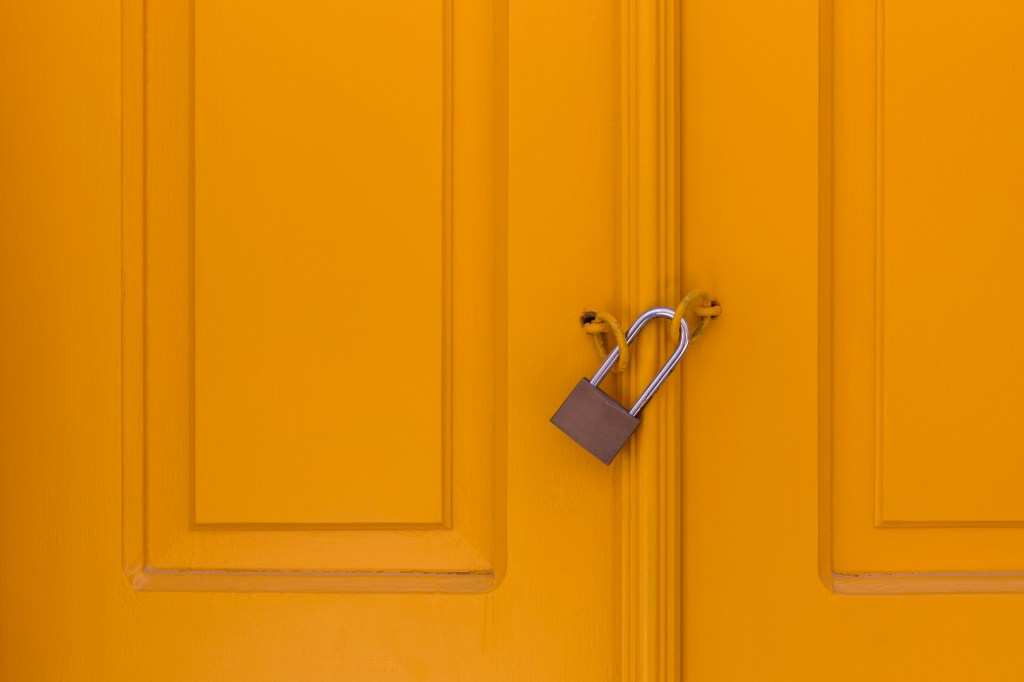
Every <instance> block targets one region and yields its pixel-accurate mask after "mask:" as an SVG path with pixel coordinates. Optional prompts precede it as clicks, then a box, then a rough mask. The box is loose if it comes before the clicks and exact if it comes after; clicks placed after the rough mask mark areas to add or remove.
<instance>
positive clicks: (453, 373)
mask: <svg viewBox="0 0 1024 682" xmlns="http://www.w3.org/2000/svg"><path fill="white" fill-rule="evenodd" d="M2 13H3V21H2V22H0V31H3V41H2V44H0V53H2V59H0V69H2V73H0V78H2V80H3V82H4V92H5V94H4V98H3V105H2V110H0V122H2V130H3V137H2V143H3V145H4V146H3V159H4V160H3V163H2V164H0V167H2V172H3V176H2V177H3V183H2V185H0V186H2V190H0V199H2V210H3V229H2V232H0V239H2V240H3V241H2V248H0V258H2V267H0V273H2V274H0V277H2V284H3V286H2V295H0V304H2V306H3V316H4V320H5V328H6V329H10V330H16V331H15V332H14V333H10V334H7V333H5V334H4V335H3V338H2V340H0V344H2V345H0V351H2V355H3V358H4V364H3V375H2V394H0V395H2V404H3V405H4V409H3V411H2V415H0V434H2V435H0V438H2V452H3V457H2V459H0V467H2V469H0V485H2V494H0V500H2V501H0V510H2V515H0V523H2V527H0V530H2V534H0V537H2V542H0V552H2V554H0V559H2V560H0V619H2V620H0V677H2V678H3V679H5V680H6V679H11V680H64V679H81V680H86V679H90V680H91V679H95V680H127V679H140V678H141V679H147V680H185V679H194V680H233V679H239V680H241V679H245V680H282V679H288V680H295V679H304V680H315V679H338V680H503V679H504V680H524V679H560V680H573V679H579V680H593V679H637V680H641V679H642V680H647V679H675V678H676V677H677V673H678V665H679V660H678V652H679V647H678V646H676V645H674V644H673V642H675V641H676V640H677V638H678V636H679V617H680V613H681V612H680V608H679V607H680V601H679V600H680V593H679V590H678V584H679V575H680V574H679V570H680V562H679V553H678V544H677V543H675V542H673V540H672V538H675V537H678V521H677V520H676V514H675V511H676V510H677V509H678V507H677V505H678V502H679V499H680V498H679V495H678V484H679V477H678V476H679V465H678V462H679V457H678V445H679V424H678V421H677V420H676V419H674V418H672V415H673V414H677V410H678V406H679V402H678V400H679V394H680V386H679V384H678V383H676V384H675V385H674V386H673V387H671V388H669V389H667V390H665V391H663V393H662V394H661V395H659V398H658V401H657V402H656V403H655V404H652V405H651V407H650V408H649V410H648V413H647V415H646V416H645V421H646V425H645V433H644V434H643V435H641V436H639V437H638V438H636V439H635V442H634V444H633V445H632V447H631V450H630V451H629V452H627V453H624V456H623V457H622V458H620V462H619V463H617V464H616V465H614V466H612V467H610V468H608V467H605V466H603V465H601V464H599V463H597V462H595V461H593V459H592V458H591V457H590V456H589V455H588V454H586V453H585V452H582V451H581V450H579V449H578V448H577V447H576V446H575V445H573V444H572V443H571V442H570V441H568V439H566V438H565V437H564V436H563V435H562V434H561V433H559V432H558V431H557V430H556V429H554V428H553V427H552V426H551V425H550V424H549V423H548V418H549V417H550V414H551V413H552V412H553V410H554V409H555V408H556V407H557V405H558V404H559V403H560V402H561V400H562V399H563V398H564V396H565V394H566V393H567V392H568V390H569V389H571V387H572V386H573V385H574V384H575V382H576V381H578V379H579V377H580V376H583V375H584V374H586V373H588V372H590V371H592V369H593V368H594V367H595V364H596V363H595V358H594V356H593V350H592V346H591V345H590V342H589V339H587V338H585V337H584V336H583V335H582V334H581V333H580V330H579V328H578V325H577V322H576V318H577V316H578V314H579V312H580V310H581V309H582V308H584V307H587V306H597V307H601V308H607V309H613V310H617V311H619V312H620V314H621V315H622V316H623V317H624V318H628V317H629V316H630V315H632V314H635V313H636V312H638V311H639V310H642V309H644V308H646V307H649V306H651V305H655V304H659V303H664V302H665V301H666V300H668V301H672V300H674V299H676V298H678V296H679V293H680V289H681V287H680V259H679V245H680V243H679V230H678V204H677V201H678V192H677V191H676V189H675V182H676V180H675V178H676V175H675V172H676V168H677V165H678V153H677V152H675V151H672V150H673V149H676V148H677V144H678V138H677V136H676V132H675V131H676V130H677V128H678V125H679V123H678V121H679V118H678V88H677V86H676V85H675V80H674V75H675V74H676V58H677V54H678V53H677V50H676V45H677V43H676V42H675V40H676V26H677V23H676V18H677V14H676V10H675V8H674V7H673V6H672V5H670V4H669V3H639V2H637V3H634V2H624V3H621V4H616V3H602V4H598V5H593V4H592V3H585V2H575V1H574V2H568V3H557V4H552V3H542V2H529V3H519V4H517V5H515V6H507V5H506V4H505V3H503V2H500V1H496V2H493V3H491V2H481V3H453V2H448V1H447V0H422V1H418V2H415V3H411V4H410V3H390V4H388V3H372V4H365V3H363V4H360V3H321V2H317V3H305V4H301V5H288V6H285V5H281V4H275V3H265V2H260V3H256V4H242V3H235V2H227V1H219V2H212V3H206V2H204V3H191V4H190V3H174V2H167V1H165V0H147V1H145V2H144V1H143V0H126V1H125V2H120V3H119V2H106V1H102V0H101V1H98V2H89V3H62V4H58V5H52V4H51V5H18V6H14V5H10V4H9V5H7V6H5V7H4V8H3V9H2ZM511 226H516V227H515V229H512V227H511ZM666 338H667V335H666ZM659 345H660V343H658V342H654V339H653V337H652V339H651V340H649V341H645V342H644V344H643V346H644V350H643V353H644V355H647V356H648V357H647V358H645V359H644V360H642V361H641V362H639V363H637V364H638V367H637V372H638V373H646V372H649V371H651V370H652V368H653V367H654V366H656V365H657V364H658V363H659V360H658V358H657V357H656V351H658V350H660V349H659ZM645 381H646V375H644V376H640V374H637V376H636V377H634V376H633V375H630V376H629V377H627V378H626V379H625V380H623V381H619V382H618V384H620V385H618V386H616V381H614V380H613V381H611V382H610V383H609V389H610V390H615V391H616V392H620V393H621V394H622V395H623V396H624V398H623V399H626V397H628V395H631V394H632V393H631V392H635V391H634V390H633V389H636V388H638V387H639V386H640V385H641V384H642V383H643V382H645ZM627 394H628V395H627Z"/></svg>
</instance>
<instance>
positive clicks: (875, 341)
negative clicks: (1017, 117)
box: [819, 0, 1024, 594]
mask: <svg viewBox="0 0 1024 682" xmlns="http://www.w3.org/2000/svg"><path fill="white" fill-rule="evenodd" d="M820 8H821V38H820V59H821V65H822V67H821V70H820V73H821V80H820V103H819V110H820V124H821V129H820V130H821V134H820V161H819V167H820V188H821V190H820V209H821V222H820V224H821V229H820V236H821V239H820V261H819V262H820V288H819V293H820V297H819V300H820V310H819V314H820V318H819V319H820V328H819V339H820V343H819V353H820V356H819V357H820V360H821V362H820V380H819V406H820V415H821V420H820V425H819V426H820V429H819V435H820V444H821V449H820V452H821V458H820V468H819V471H820V478H819V481H820V484H819V485H820V491H821V497H820V512H821V515H820V526H819V530H820V550H821V554H820V573H821V577H822V580H823V582H824V583H825V584H826V585H827V586H829V587H830V588H831V589H833V590H834V591H835V592H837V593H842V594H912V593H946V592H1019V591H1024V577H1022V576H1024V570H1022V569H1024V550H1022V549H1020V548H1022V547H1024V528H1022V525H1024V524H1022V522H1021V520H1020V519H1019V518H1017V516H1016V515H1015V514H1013V513H1010V514H1004V513H998V512H996V511H994V510H997V509H1010V510H1011V512H1012V508H1013V504H1015V502H1014V500H1015V499H1018V498H1017V496H1015V495H1014V494H1011V492H1010V487H1011V485H1012V484H1011V481H1013V480H1016V477H1015V476H1013V475H1010V474H1006V475H1004V476H1002V477H1001V478H999V477H997V479H998V480H999V483H1000V485H999V486H993V485H984V479H985V477H986V476H988V477H989V478H990V479H992V477H993V476H995V474H993V473H992V472H993V471H996V470H997V468H996V467H999V466H1002V465H1004V464H1005V465H1007V466H1009V467H1011V468H1012V466H1017V465H1016V464H1014V463H1013V461H1012V456H1011V454H1012V453H1009V454H1006V455H1004V454H1003V453H1000V452H993V450H992V444H993V443H996V442H999V441H1000V438H1003V441H1006V440H1009V438H1008V437H1007V436H1012V433H1011V432H1010V431H1007V430H1005V429H1004V432H1003V433H1002V434H1001V435H1000V434H996V435H995V436H993V439H992V441H991V442H988V443H987V445H981V444H980V442H979V440H976V439H974V438H973V437H972V438H970V439H969V442H970V444H971V446H973V447H975V448H981V452H980V454H977V453H972V452H971V449H972V448H971V447H965V442H964V439H965V437H966V436H970V435H971V434H972V433H974V434H975V435H977V436H979V437H982V438H983V437H984V436H985V435H986V434H990V433H991V431H990V430H986V429H985V428H983V427H977V429H978V430H977V431H972V429H975V428H976V426H975V424H976V420H974V419H968V420H965V421H958V420H959V419H960V417H962V414H963V413H964V412H969V411H970V410H968V409H967V408H971V409H975V408H976V407H977V406H976V405H974V404H973V403H971V398H970V397H969V391H968V392H963V388H964V386H968V387H970V386H969V385H974V387H975V388H978V387H979V386H980V388H979V390H981V389H985V390H986V391H988V390H989V389H990V387H992V386H994V385H995V383H994V382H996V381H997V380H996V379H994V378H993V377H994V376H995V373H993V372H992V371H991V368H990V367H988V366H987V365H986V363H995V364H996V365H998V364H999V362H1000V360H999V358H1001V357H1006V358H1008V359H1011V360H1012V357H1011V354H1010V353H1009V352H1008V351H1007V349H1005V348H1001V347H999V343H1001V342H1000V341H999V340H996V341H988V340H986V338H985V336H984V335H985V334H986V333H988V332H987V331H985V332H980V335H970V334H968V335H967V336H964V335H963V333H962V329H963V327H962V326H961V325H960V322H959V316H958V314H957V312H956V311H958V310H967V309H968V308H969V305H970V302H971V301H973V300H974V298H973V296H972V295H971V293H970V287H969V286H965V285H966V282H967V281H973V280H974V278H975V276H976V275H977V274H978V272H977V271H982V270H984V269H985V266H986V264H988V263H989V260H987V259H990V258H991V265H992V269H996V270H998V269H999V268H1000V267H1002V268H1004V270H1002V272H1005V268H1006V267H1007V265H1006V263H1005V262H1004V261H1005V259H1006V258H1008V257H1011V256H1008V255H1007V254H1006V252H1005V249H1004V250H1003V251H994V252H992V253H989V252H987V251H985V248H987V247H986V246H985V244H984V243H981V242H979V244H980V245H977V244H973V243H972V244H971V245H969V247H966V248H965V247H961V248H959V249H957V248H956V247H955V246H954V244H953V243H952V242H953V241H954V240H953V239H950V238H949V237H950V235H949V234H948V232H949V230H950V229H951V228H950V224H947V223H944V222H939V221H940V220H943V219H944V216H943V215H941V211H940V212H939V213H938V214H935V213H934V212H935V211H936V210H938V209H936V208H935V207H933V206H932V204H935V205H936V206H944V207H946V208H945V209H944V210H947V211H949V210H951V209H958V210H960V211H961V212H962V213H963V214H964V215H968V216H969V215H971V212H972V210H974V209H973V208H972V207H974V206H978V205H981V206H986V207H989V206H992V205H993V204H999V202H1000V201H1002V202H1004V203H1005V202H1006V201H1007V197H1010V196H1012V194H1011V193H1010V192H1009V191H1008V190H1007V189H1006V188H1005V187H1003V188H1001V189H1000V188H999V187H996V186H995V185H993V184H992V183H988V182H986V181H985V180H984V177H985V176H986V175H987V174H994V175H995V176H999V177H1002V176H1006V175H1010V176H1012V175H1013V174H1014V173H1019V172H1020V168H1019V165H1018V167H1016V168H1014V167H1013V166H1012V165H1008V166H1007V167H1006V168H998V169H997V168H996V167H989V166H988V165H985V164H987V163H989V157H990V156H991V155H992V151H991V150H992V149H995V148H996V147H997V146H998V144H997V142H996V141H993V140H990V139H989V137H990V132H989V128H986V127H985V126H984V125H980V124H979V121H981V120H986V121H989V124H990V125H998V124H997V123H996V124H993V122H992V121H991V120H989V119H991V118H993V117H996V118H997V117H998V116H1010V115H1011V114H1010V113H1008V112H1009V111H1011V110H1010V109H1009V108H1008V107H1009V106H1011V105H1012V103H1010V102H1008V101H1004V100H1002V99H1000V95H998V94H997V95H993V96H992V97H991V98H989V99H986V98H985V97H982V96H978V97H966V98H964V97H960V98H959V99H958V95H957V94H956V93H957V91H956V88H957V87H975V86H974V85H973V83H974V81H975V79H974V78H971V77H966V76H964V74H961V73H954V74H952V75H951V73H950V72H949V70H948V69H947V68H945V67H943V66H942V65H936V64H932V61H931V60H927V57H926V55H927V54H928V51H929V50H941V51H942V52H943V54H944V56H943V58H944V59H949V60H952V61H953V62H957V59H958V58H957V57H956V56H955V55H952V54H949V53H950V47H949V46H950V45H951V44H952V42H953V41H945V42H943V39H942V38H941V37H937V36H940V35H941V33H942V30H947V31H951V32H952V33H954V34H956V35H958V36H960V38H961V41H962V43H963V44H962V45H961V44H959V43H958V44H957V45H956V50H959V51H960V53H961V57H962V60H975V61H978V62H979V64H984V65H987V66H986V67H984V68H982V67H981V66H979V67H978V68H979V73H984V74H985V77H991V76H990V74H988V71H990V70H992V69H998V68H1006V69H1010V68H1011V67H1010V66H1006V64H1007V63H1008V62H1006V60H1005V59H1004V58H1003V57H1002V56H999V54H1000V53H999V50H1000V47H999V45H1000V44H1001V42H1002V41H1000V40H993V39H991V36H989V38H988V39H985V35H984V33H985V31H989V32H992V31H996V30H1005V31H1012V30H1013V29H1012V28H1011V26H1012V21H1006V20H1002V19H1001V20H999V21H991V20H986V21H985V22H981V23H978V24H977V25H973V26H974V28H972V27H971V26H972V25H968V24H965V23H963V22H958V21H956V20H955V16H956V15H955V14H953V13H955V12H967V13H969V14H970V15H971V16H972V17H974V16H977V15H978V14H979V13H982V12H995V11H998V10H997V5H996V4H992V5H990V6H972V7H971V8H959V7H957V6H954V5H948V6H943V7H935V8H933V9H932V10H931V11H930V13H929V15H928V18H927V20H926V21H924V22H921V21H920V19H921V16H920V11H919V9H916V8H912V7H910V6H908V5H906V4H905V3H904V2H901V1H900V0H877V2H875V3H859V2H853V1H847V0H822V2H821V3H820ZM894 12H898V14H894ZM929 22H932V23H934V24H935V26H932V25H931V23H929ZM908 27H913V30H910V29H909V28H908ZM978 27H987V28H985V29H984V30H981V31H980V32H979V29H978ZM995 27H1000V28H998V29H997V28H995ZM940 29H942V30H940ZM971 31H975V33H971ZM922 35H927V36H928V40H932V41H936V42H935V44H934V45H932V44H930V43H929V44H928V45H925V44H924V42H923V41H924V40H925V38H922V37H921V36H922ZM972 41H979V45H980V44H981V43H982V42H983V43H984V47H978V48H974V47H973V46H972ZM1007 44H1009V38H1007ZM894 54H895V56H894ZM894 60H895V61H894ZM915 60H927V65H922V64H920V63H918V61H915ZM962 60H961V61H962ZM957 63H959V62H957ZM946 66H948V65H946ZM961 67H962V68H970V65H969V64H968V65H963V64H962V65H961ZM894 68H899V69H901V70H900V71H899V72H898V73H899V77H898V79H896V81H897V82H896V83H895V84H894V83H893V80H894V78H895V76H894V73H895V72H894V71H893V69H894ZM933 72H934V73H933ZM965 73H966V72H965ZM1005 80H1006V79H1005V78H1004V79H1001V80H1000V82H1001V83H1002V82H1005ZM910 82H912V83H913V88H916V90H914V89H913V88H911V87H910V86H909V85H908V83H910ZM965 83H970V84H969V85H966V86H965ZM978 87H982V89H984V88H983V86H978ZM894 97H895V98H896V99H893V98H894ZM929 98H930V99H929ZM943 98H951V100H950V102H947V105H946V106H942V105H941V104H940V102H941V101H943ZM962 102H970V103H971V105H970V106H966V105H965V106H960V105H961V103H962ZM957 107H960V108H959V109H958V108H957ZM986 107H987V108H986ZM986 111H987V112H988V118H986V115H985V113H984V112H986ZM894 112H895V113H894ZM897 116H898V117H899V118H896V117H897ZM958 117H959V118H958ZM894 125H895V126H896V128H895V130H893V126H894ZM957 126H961V132H960V134H959V137H958V136H957V134H956V131H957V129H958V128H957ZM940 132H941V135H940V134H939V133H940ZM960 137H962V138H964V139H965V140H971V139H973V138H974V137H980V139H981V141H982V142H983V143H984V144H985V145H988V146H983V147H982V149H987V150H988V151H981V152H977V154H976V153H975V151H974V149H973V148H972V146H971V145H970V144H969V143H967V142H964V141H962V140H959V138H960ZM954 138H955V139H954ZM929 141H930V142H929ZM1003 142H1004V144H1012V141H1009V140H1004V141H1003ZM986 154H987V155H988V156H986ZM956 155H959V156H956ZM933 156H934V157H935V158H932V157H933ZM894 158H895V159H896V161H894V160H893V159H894ZM1000 158H1001V157H999V156H998V155H997V156H994V157H992V159H994V161H992V162H993V163H995V164H999V163H1001V161H1000ZM1016 158H1019V156H1017V157H1016ZM951 159H955V160H956V161H957V163H959V165H957V163H953V162H952V161H951ZM971 163H975V164H977V165H978V167H977V168H974V170H973V171H965V170H964V168H969V167H970V164H971ZM1007 163H1008V164H1009V162H1007ZM943 164H945V165H943ZM914 169H917V170H918V171H919V172H920V173H931V174H932V175H933V176H934V177H933V178H932V179H933V181H934V182H931V183H921V182H919V180H920V178H919V177H915V174H914ZM967 175H974V176H980V177H979V179H978V183H979V184H980V185H981V186H983V187H984V188H985V189H984V190H983V191H984V192H990V193H991V196H988V198H987V199H984V200H980V201H979V196H980V195H979V194H978V191H979V189H978V185H974V184H971V183H970V182H968V181H967V180H966V179H965V177H966V176H967ZM942 182H946V183H947V184H948V185H950V186H948V187H942V186H941V183H942ZM926 188H931V189H930V190H929V189H926ZM972 192H973V193H974V194H971V193H972ZM936 193H937V194H936ZM958 202H959V203H958ZM894 206H895V207H896V208H894ZM929 215H931V217H929ZM1012 219H1013V214H1012V211H1009V210H1007V211H1005V212H1003V213H999V212H998V209H997V210H996V212H995V213H993V215H992V216H989V219H986V220H984V221H983V222H984V224H985V226H986V229H988V230H990V232H989V233H986V234H990V236H994V237H996V236H998V235H999V230H1000V229H1003V230H1008V229H1010V228H1012V222H1010V223H1005V222H1004V223H1000V221H1007V220H1010V221H1012ZM974 224H975V222H974V221H972V220H963V221H960V222H958V223H957V225H962V226H963V229H965V230H966V229H970V226H971V225H974ZM954 237H955V235H954ZM894 245H895V248H894ZM943 258H945V259H946V260H943ZM1000 259H1003V260H1000ZM950 262H952V263H954V264H963V266H964V267H963V268H956V267H952V268H951V267H950ZM936 263H939V264H942V263H944V264H945V267H944V269H942V271H941V272H937V270H936V266H935V264H936ZM951 270H952V271H953V272H950V271H951ZM961 270H962V272H961ZM1016 286H1019V285H1018V284H1017V283H1016V280H1009V281H1006V282H1004V287H1003V289H1002V290H999V291H996V292H995V294H994V295H995V296H996V297H998V296H1010V293H1007V292H1013V291H1015V289H1014V287H1016ZM916 289H921V290H922V291H916ZM894 291H898V296H897V298H896V300H897V301H898V302H900V303H901V305H894V304H893V300H892V297H893V295H894V294H893V292H894ZM915 291H916V293H915ZM997 307H1000V306H998V305H997ZM936 308H939V309H940V310H941V311H946V312H944V313H943V314H941V315H940V314H938V313H937V312H936ZM930 320H934V325H935V326H934V328H933V327H931V326H930V325H929V321H930ZM998 324H999V323H998V322H997V323H996V325H997V326H998ZM894 328H897V330H898V333H899V339H900V341H899V343H897V342H895V341H893V340H892V338H893V333H894V332H893V329H894ZM993 331H994V332H995V331H997V330H993ZM932 332H933V333H934V335H932ZM1001 333H1003V334H1007V333H1008V334H1009V335H1012V334H1014V333H1017V330H1016V329H1015V328H1012V327H1010V328H1007V329H1005V330H1003V332H1001ZM947 341H948V345H949V349H948V353H947V354H944V355H940V354H939V353H938V352H936V348H937V347H938V346H937V344H939V345H941V344H942V343H945V342H947ZM894 344H895V345H894ZM989 344H995V345H989ZM894 348H895V350H896V351H898V352H897V353H895V355H894V354H893V349H894ZM908 353H909V354H910V360H908ZM921 357H923V358H926V359H927V360H928V364H929V365H934V368H933V369H928V370H927V371H925V370H922V368H921V367H920V366H919V365H923V364H924V363H923V362H922V361H921V360H920V358H921ZM936 357H948V358H949V360H948V362H946V363H945V364H943V363H938V362H934V359H935V358H936ZM972 362H973V363H974V365H977V366H978V367H980V368H982V369H978V370H971V369H969V367H972V366H973V365H971V364H970V363H972ZM894 363H895V364H894ZM1009 364H1010V365H1011V366H1010V367H1009V368H1008V371H1010V372H1011V374H1012V372H1014V371H1016V369H1015V367H1016V366H1015V365H1013V363H1012V362H1010V363H1009ZM954 372H958V373H959V374H958V375H957V376H956V377H955V380H954V381H952V382H944V380H943V376H944V375H949V374H950V373H954ZM971 382H974V384H971ZM947 384H948V385H947ZM894 385H895V386H897V387H898V388H894V387H893V386H894ZM951 386H955V387H957V388H950V387H951ZM929 387H931V388H929ZM999 395H1000V394H999V392H998V391H997V390H996V391H992V392H990V393H984V394H983V395H982V400H988V401H998V396H999ZM936 401H938V406H939V408H940V409H939V411H938V412H936V411H935V410H932V409H931V408H927V407H925V406H927V405H931V404H932V403H933V402H936ZM993 404H994V405H995V404H996V403H993ZM942 410H944V411H942ZM982 411H983V412H984V411H985V410H984V409H983V410H982ZM990 411H991V410H990ZM939 412H941V414H940V418H938V420H937V422H935V418H934V417H933V413H934V414H939ZM929 419H931V420H932V421H933V422H935V423H932V424H931V426H928V424H929V422H928V420H929ZM894 425H895V426H894ZM1003 426H1004V427H1005V424H1004V425H1003ZM897 427H898V429H899V434H900V435H899V437H898V438H896V437H894V436H893V432H894V428H897ZM1013 427H1015V424H1014V425H1011V427H1010V428H1011V429H1012V428H1013ZM921 429H924V431H923V432H921ZM946 431H948V432H949V433H950V434H951V435H952V438H951V439H948V440H950V441H951V442H944V441H943V439H942V438H941V437H938V436H936V435H935V434H936V433H943V432H946ZM918 432H920V433H919V435H918V436H917V437H914V438H912V436H913V435H914V434H915V433H918ZM936 444H937V445H938V447H936ZM1000 458H1002V459H1000ZM957 467H960V470H961V471H962V473H963V474H964V475H962V476H959V477H958V476H955V475H950V474H949V472H950V471H956V470H957V469H956V468H957ZM894 472H896V473H895V474H894ZM897 475H898V477H897ZM997 479H992V480H991V481H990V482H993V481H995V480H997ZM997 488H998V489H997ZM958 493H962V496H961V497H958V496H957V494H958Z"/></svg>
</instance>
